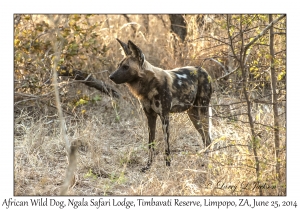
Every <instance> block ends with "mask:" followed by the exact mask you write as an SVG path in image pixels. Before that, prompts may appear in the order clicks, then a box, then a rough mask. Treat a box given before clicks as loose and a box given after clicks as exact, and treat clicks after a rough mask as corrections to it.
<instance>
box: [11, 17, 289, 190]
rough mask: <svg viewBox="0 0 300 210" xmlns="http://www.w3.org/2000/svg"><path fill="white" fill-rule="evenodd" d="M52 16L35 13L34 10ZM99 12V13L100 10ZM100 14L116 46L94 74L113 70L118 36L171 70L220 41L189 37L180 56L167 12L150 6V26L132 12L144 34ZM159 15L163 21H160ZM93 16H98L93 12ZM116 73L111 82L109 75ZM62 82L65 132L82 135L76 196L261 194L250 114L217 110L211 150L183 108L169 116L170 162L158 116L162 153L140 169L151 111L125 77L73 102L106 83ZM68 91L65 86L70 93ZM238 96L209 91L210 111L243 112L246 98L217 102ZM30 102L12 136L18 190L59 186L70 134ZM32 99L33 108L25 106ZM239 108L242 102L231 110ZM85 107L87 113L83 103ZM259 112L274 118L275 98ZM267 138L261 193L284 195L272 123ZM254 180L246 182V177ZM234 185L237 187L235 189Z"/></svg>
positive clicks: (262, 148)
mask: <svg viewBox="0 0 300 210" xmlns="http://www.w3.org/2000/svg"><path fill="white" fill-rule="evenodd" d="M38 18H41V20H42V19H45V17H39V16H37V19H38ZM97 18H98V19H97ZM106 18H107V17H106V16H105V15H102V16H101V15H100V16H95V17H94V19H95V20H94V21H97V20H100V21H102V24H101V27H99V28H98V29H97V30H98V33H99V34H101V36H100V37H98V38H99V39H101V41H102V42H103V44H106V45H107V46H109V47H110V50H109V51H108V52H107V54H106V59H107V61H109V62H108V64H103V66H101V67H98V73H99V68H100V69H102V70H108V71H102V70H101V72H100V73H99V74H97V72H94V74H95V75H96V76H97V77H98V78H99V79H104V80H106V79H107V76H108V74H109V72H110V71H112V70H113V69H114V68H115V66H116V64H117V62H118V61H120V59H121V58H122V55H121V53H120V50H119V46H118V44H117V42H116V41H115V37H118V38H120V39H121V40H124V41H126V40H128V39H132V40H133V41H134V42H135V43H137V44H138V45H139V46H140V47H141V48H142V50H143V51H144V53H145V55H146V58H147V60H148V61H150V62H151V63H153V64H154V65H157V66H161V67H163V68H166V69H171V68H174V67H178V66H182V65H200V63H201V61H202V60H201V58H203V57H205V56H207V55H208V54H210V53H212V52H213V51H214V50H216V48H213V49H211V50H207V51H201V49H203V48H208V47H210V45H211V43H207V42H206V43H204V42H200V41H199V43H198V42H197V44H196V43H195V42H188V43H187V44H186V46H185V47H183V46H179V49H180V50H181V51H182V52H185V54H184V57H183V58H182V59H178V56H177V55H176V52H174V37H173V36H172V35H171V34H170V32H169V30H168V27H169V25H168V24H169V23H168V21H167V16H162V19H163V20H164V22H165V24H167V25H166V27H157V26H158V25H162V24H161V23H162V22H161V21H162V20H161V19H159V18H158V16H155V15H150V19H149V20H150V21H149V31H148V33H146V31H145V30H146V29H145V28H144V27H143V22H142V18H141V16H139V15H131V16H130V18H131V20H132V22H135V23H136V24H134V26H135V27H136V28H137V33H136V34H135V36H134V37H132V28H131V25H130V24H128V23H127V22H126V21H125V20H124V18H122V16H121V15H111V16H109V19H108V22H107V21H106ZM187 20H188V26H189V28H188V36H189V39H191V40H193V39H194V38H196V37H197V36H198V35H199V34H201V33H203V32H202V31H198V32H197V30H196V29H195V27H196V26H195V24H196V23H195V17H193V16H192V15H191V16H188V19H187ZM158 22H159V24H158ZM91 24H92V21H91ZM84 62H85V64H83V70H86V69H89V67H90V65H92V64H91V63H93V60H92V59H91V60H86V61H84ZM107 82H109V81H107ZM67 84H68V86H65V87H64V88H61V96H62V103H63V106H64V108H65V110H68V113H70V114H67V112H65V113H64V114H65V120H66V125H67V134H68V139H69V140H70V141H71V142H77V143H78V145H79V147H78V153H77V169H76V172H75V173H76V182H75V185H74V186H73V187H72V188H70V189H69V192H68V194H69V195H259V190H258V188H256V187H255V186H256V185H255V183H256V173H255V169H254V166H255V162H254V161H255V160H254V157H253V152H252V143H251V136H250V128H249V126H248V124H247V123H244V122H242V121H247V116H246V115H241V116H238V117H236V119H235V120H229V119H228V118H221V117H216V116H214V117H213V118H212V124H213V128H212V136H213V139H214V142H213V149H212V151H211V152H208V153H204V150H203V149H204V147H203V144H202V140H201V137H200V135H199V134H198V132H197V131H196V130H195V128H194V127H193V125H192V123H191V122H190V121H189V119H188V117H187V115H186V114H185V113H180V114H172V115H171V121H170V125H171V130H170V149H171V158H172V162H171V166H170V167H166V166H165V161H164V158H163V153H164V142H163V138H162V129H161V123H160V122H159V120H158V121H157V138H156V142H155V151H156V153H155V154H156V155H155V158H154V162H153V164H152V167H151V169H150V170H149V171H147V172H146V173H142V172H141V171H140V169H141V168H142V167H143V166H144V165H145V164H146V161H147V155H148V154H147V150H148V146H147V143H148V131H147V125H146V118H145V116H144V114H143V111H142V109H141V107H140V105H139V103H138V101H137V100H136V99H133V98H132V96H131V95H130V94H129V93H128V90H127V89H126V88H124V87H123V86H122V85H119V86H118V87H119V89H120V90H121V91H122V92H123V94H124V97H123V98H121V99H112V98H110V97H108V96H101V99H100V100H98V101H96V102H94V103H91V102H89V103H88V104H86V105H83V106H78V107H76V108H74V109H73V110H72V109H71V108H70V107H69V104H68V103H69V102H70V101H71V100H73V99H76V98H77V100H78V91H79V90H80V95H81V96H82V95H86V96H88V97H89V98H90V99H91V98H93V97H95V96H97V95H99V92H97V91H95V90H92V89H88V88H86V87H85V86H84V85H82V84H78V83H73V84H69V83H67ZM63 93H65V95H63ZM239 100H240V99H239V98H238V97H237V96H236V94H234V93H232V94H229V95H225V94H222V93H220V92H215V93H214V94H213V98H212V104H213V105H214V106H213V113H214V114H216V113H217V114H220V113H226V114H227V115H228V114H229V113H231V114H236V113H243V112H245V107H239V105H236V106H231V107H226V106H220V107H218V106H216V105H221V104H227V103H229V102H233V101H239ZM23 105H25V107H26V108H24V109H23V108H20V107H22V106H18V107H17V108H16V107H15V113H17V114H15V125H14V130H15V135H14V194H15V195H59V193H60V189H61V185H62V184H63V183H64V180H63V179H64V176H65V171H66V168H67V166H68V161H67V152H66V150H65V143H64V141H63V140H62V138H61V131H60V126H59V120H58V118H57V114H56V110H54V109H53V108H51V107H50V106H47V105H44V104H43V105H42V106H41V104H40V103H39V102H38V101H37V102H33V103H32V104H31V102H30V103H27V102H25V104H23ZM28 107H29V108H28ZM234 108H236V109H235V110H234ZM82 110H85V113H84V114H81V111H82ZM252 114H253V116H254V117H255V119H256V122H259V123H261V124H265V125H270V126H272V124H273V123H272V121H273V115H272V109H271V107H270V106H269V105H264V106H261V107H260V106H258V107H254V108H253V110H252ZM281 117H282V119H281V126H282V127H281V129H280V138H281V142H280V144H281V146H282V153H281V166H282V168H281V172H282V174H281V176H282V180H285V171H286V167H285V166H286V159H285V157H286V153H285V152H286V150H285V145H286V130H285V122H286V119H285V118H284V117H285V114H283V115H281ZM256 129H257V130H256V132H257V133H259V135H258V140H259V142H260V144H259V148H258V155H259V160H260V161H261V169H260V175H261V176H260V185H264V184H266V185H268V186H270V187H271V188H272V187H273V186H274V185H276V187H275V188H274V189H273V188H272V189H271V188H268V189H265V188H266V187H267V186H266V185H264V189H263V195H285V185H286V183H285V182H283V183H276V177H275V175H274V171H275V160H274V140H273V139H274V138H273V132H272V129H271V128H268V127H266V126H262V125H257V126H256ZM247 184H248V185H247ZM235 186H236V188H235Z"/></svg>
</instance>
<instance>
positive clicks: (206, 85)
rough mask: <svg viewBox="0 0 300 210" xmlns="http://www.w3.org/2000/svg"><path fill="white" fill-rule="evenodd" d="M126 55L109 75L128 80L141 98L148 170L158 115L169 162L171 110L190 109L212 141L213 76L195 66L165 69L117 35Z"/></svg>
mask: <svg viewBox="0 0 300 210" xmlns="http://www.w3.org/2000/svg"><path fill="white" fill-rule="evenodd" d="M117 41H118V42H119V43H120V44H121V46H122V48H123V50H124V52H125V55H126V57H125V58H124V59H123V60H122V61H121V62H120V64H119V65H118V69H117V70H116V71H115V72H113V73H112V74H111V75H110V76H109V78H110V79H111V80H112V81H113V82H115V83H116V84H121V83H126V84H127V86H128V87H129V89H130V91H131V92H132V93H133V94H134V95H135V96H136V97H137V98H138V99H139V100H140V102H141V104H142V106H143V109H144V112H145V114H146V116H147V119H148V130H149V157H148V163H147V166H146V167H144V168H143V169H142V171H145V170H147V169H149V168H150V165H151V163H152V157H153V152H154V147H153V141H154V139H155V128H156V118H157V115H158V116H159V117H160V119H161V121H162V128H163V133H164V140H165V160H166V165H167V166H170V161H171V160H170V156H169V155H170V148H169V113H172V112H173V113H174V112H183V111H187V113H188V115H189V118H190V119H191V121H192V122H193V125H194V127H195V128H196V129H197V131H198V132H199V133H200V134H201V137H202V140H203V142H204V144H205V146H209V145H210V143H211V140H210V135H209V128H208V126H209V116H208V106H209V101H210V98H211V94H212V87H211V83H210V82H211V81H210V76H209V75H208V74H207V72H206V71H205V70H203V69H202V68H200V67H196V66H186V67H181V68H176V69H173V70H163V69H161V68H158V67H155V66H152V65H151V64H150V63H149V62H147V61H146V59H145V56H144V54H143V53H142V51H141V49H140V48H138V47H137V46H136V45H135V44H134V43H133V42H131V41H130V40H129V41H128V44H125V43H124V42H122V41H120V40H119V39H117Z"/></svg>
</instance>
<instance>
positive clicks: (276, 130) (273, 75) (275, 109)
mask: <svg viewBox="0 0 300 210" xmlns="http://www.w3.org/2000/svg"><path fill="white" fill-rule="evenodd" d="M272 21H273V17H272V15H269V22H270V23H271V22H272ZM270 55H271V60H270V69H271V87H272V104H273V114H274V119H273V121H274V143H275V161H276V169H275V171H276V178H277V180H278V183H279V181H280V164H279V161H278V160H279V146H280V144H279V120H278V104H277V93H276V89H277V87H276V86H277V84H276V82H277V79H276V72H275V68H274V31H273V25H272V26H271V28H270Z"/></svg>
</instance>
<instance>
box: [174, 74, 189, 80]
mask: <svg viewBox="0 0 300 210" xmlns="http://www.w3.org/2000/svg"><path fill="white" fill-rule="evenodd" d="M176 76H177V77H178V78H179V79H181V78H184V79H186V78H187V75H186V74H183V75H180V74H176Z"/></svg>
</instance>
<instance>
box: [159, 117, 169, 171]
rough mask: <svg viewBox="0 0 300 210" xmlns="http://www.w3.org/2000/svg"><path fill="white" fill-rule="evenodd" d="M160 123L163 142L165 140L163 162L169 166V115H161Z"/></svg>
mask: <svg viewBox="0 0 300 210" xmlns="http://www.w3.org/2000/svg"><path fill="white" fill-rule="evenodd" d="M160 119H161V122H162V128H163V134H164V140H165V160H166V165H167V166H170V165H171V158H170V146H169V136H170V132H169V114H163V115H161V116H160Z"/></svg>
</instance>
